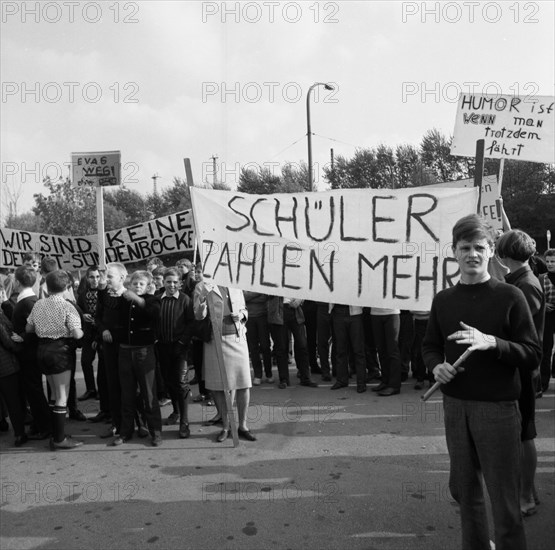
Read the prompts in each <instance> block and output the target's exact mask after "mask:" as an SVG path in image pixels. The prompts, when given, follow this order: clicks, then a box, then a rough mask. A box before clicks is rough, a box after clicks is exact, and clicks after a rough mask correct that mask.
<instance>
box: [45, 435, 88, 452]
mask: <svg viewBox="0 0 555 550" xmlns="http://www.w3.org/2000/svg"><path fill="white" fill-rule="evenodd" d="M81 445H83V442H82V441H77V440H75V439H71V437H70V436H69V435H68V436H67V437H66V438H65V439H64V440H63V441H60V442H56V441H54V440H53V439H51V440H50V450H51V451H57V450H67V449H75V447H80V446H81Z"/></svg>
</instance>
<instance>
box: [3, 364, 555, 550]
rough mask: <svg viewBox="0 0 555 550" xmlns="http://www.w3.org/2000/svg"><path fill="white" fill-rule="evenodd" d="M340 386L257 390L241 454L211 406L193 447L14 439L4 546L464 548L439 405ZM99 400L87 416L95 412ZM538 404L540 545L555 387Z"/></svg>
mask: <svg viewBox="0 0 555 550" xmlns="http://www.w3.org/2000/svg"><path fill="white" fill-rule="evenodd" d="M292 376H293V374H292ZM552 383H553V381H552ZM329 385H330V384H329V383H328V384H325V385H324V386H322V387H320V388H315V389H311V388H304V387H300V386H294V387H291V388H287V389H286V390H279V389H277V387H276V386H275V385H269V384H263V385H262V386H260V387H256V388H254V389H253V392H252V406H251V410H250V414H249V416H250V420H251V428H252V430H253V432H254V433H256V435H257V437H258V441H257V442H255V443H250V442H243V441H242V442H241V443H240V446H239V447H237V448H235V449H234V448H233V447H232V442H231V440H228V441H227V442H226V443H224V444H219V443H215V442H214V438H215V436H216V434H217V433H218V431H219V430H218V429H217V428H214V427H203V426H202V425H201V423H202V422H203V421H205V420H207V419H208V418H210V417H211V416H212V415H213V413H214V409H213V408H208V407H204V406H201V405H198V404H192V405H191V406H190V416H191V428H192V435H191V438H190V439H188V440H180V439H178V438H177V427H176V426H172V427H168V428H167V429H166V430H165V431H164V443H163V445H162V447H159V448H153V447H151V446H150V445H149V443H148V441H146V442H145V441H144V440H140V439H134V440H133V441H132V442H130V443H127V444H124V445H122V446H121V447H117V448H114V447H109V446H107V445H106V440H102V439H99V438H98V437H97V435H98V434H99V433H100V431H101V430H102V429H104V428H105V425H96V424H90V423H82V422H74V421H68V425H67V428H68V432H69V433H73V434H75V435H78V436H79V437H81V438H82V439H83V440H84V441H85V445H84V446H83V447H81V448H79V449H77V450H74V451H69V452H56V453H53V452H50V451H49V450H48V448H47V445H46V444H45V442H30V443H28V444H27V445H25V446H24V447H22V448H18V449H17V448H14V447H12V446H11V444H12V440H13V438H12V436H11V435H7V434H2V435H1V436H0V468H1V503H0V506H1V507H0V530H1V536H0V547H1V548H2V550H8V549H31V548H40V549H50V548H52V549H58V550H59V549H70V548H71V549H78V548H87V549H90V548H103V549H112V548H114V549H115V548H117V549H119V548H133V549H142V548H148V549H152V550H155V549H169V548H191V549H195V550H198V549H212V548H217V549H228V548H229V549H232V548H241V549H251V548H252V549H262V548H264V549H267V548H269V549H271V548H276V549H289V548H290V549H327V548H329V549H342V548H348V549H349V550H358V549H365V550H370V549H376V550H377V549H379V550H397V549H399V550H401V549H407V550H408V549H410V550H421V549H422V550H424V549H426V550H435V549H437V550H445V549H456V548H459V547H460V533H459V516H458V509H457V506H456V504H455V503H454V502H453V500H452V499H451V497H450V495H449V491H448V487H447V480H448V469H449V460H448V455H447V450H446V446H445V439H444V430H443V417H442V408H441V400H440V398H439V396H438V397H437V398H432V400H430V401H429V402H428V403H426V404H421V402H420V400H419V395H420V393H419V392H415V391H414V389H413V388H412V383H411V382H410V381H409V382H407V383H405V384H403V389H402V392H401V394H400V395H397V396H393V397H387V398H384V397H377V396H376V395H375V394H374V393H373V392H370V391H368V392H367V393H365V394H357V393H356V391H355V387H353V386H351V387H350V388H348V389H342V390H338V391H333V392H332V391H330V390H329ZM82 389H83V382H82V379H80V378H79V379H78V391H79V393H81V391H82ZM195 391H197V390H196V388H195ZM97 404H98V402H97V401H87V402H85V404H83V406H82V409H83V410H84V412H86V414H87V415H88V416H92V415H93V414H94V413H95V412H96V410H97ZM537 409H538V411H537V418H538V433H539V434H540V436H539V437H538V439H537V440H536V441H537V447H538V460H539V463H538V466H539V467H538V476H537V480H538V487H539V495H540V498H541V505H540V506H539V512H538V514H536V515H535V516H533V517H531V518H528V519H527V520H526V526H527V534H528V540H529V549H531V550H543V549H545V548H551V547H552V546H551V544H552V542H553V540H555V527H554V522H553V517H555V499H554V494H555V487H554V472H555V467H554V466H555V464H554V462H555V439H554V435H555V431H554V426H555V416H554V414H553V413H554V409H555V395H554V393H553V390H551V391H549V392H548V393H547V394H546V395H545V396H544V397H543V398H542V399H541V400H539V401H538V406H537ZM170 412H171V407H165V408H164V409H163V415H164V416H167V415H168V414H169V413H170Z"/></svg>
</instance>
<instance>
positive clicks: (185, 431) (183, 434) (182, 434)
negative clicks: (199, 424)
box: [179, 424, 191, 439]
mask: <svg viewBox="0 0 555 550" xmlns="http://www.w3.org/2000/svg"><path fill="white" fill-rule="evenodd" d="M190 435H191V430H190V429H189V424H181V425H180V426H179V438H180V439H189V436H190Z"/></svg>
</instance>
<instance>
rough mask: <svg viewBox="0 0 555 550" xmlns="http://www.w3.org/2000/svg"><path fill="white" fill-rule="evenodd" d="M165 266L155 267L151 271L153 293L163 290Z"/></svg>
mask: <svg viewBox="0 0 555 550" xmlns="http://www.w3.org/2000/svg"><path fill="white" fill-rule="evenodd" d="M165 271H166V268H165V267H157V268H156V269H154V270H153V271H152V282H153V284H154V293H153V294H156V293H157V292H164V273H165Z"/></svg>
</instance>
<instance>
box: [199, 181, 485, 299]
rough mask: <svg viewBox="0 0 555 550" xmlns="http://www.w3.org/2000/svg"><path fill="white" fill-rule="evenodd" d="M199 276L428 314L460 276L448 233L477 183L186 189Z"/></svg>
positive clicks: (472, 200)
mask: <svg viewBox="0 0 555 550" xmlns="http://www.w3.org/2000/svg"><path fill="white" fill-rule="evenodd" d="M191 194H192V200H193V214H194V221H195V229H196V231H197V239H198V243H199V248H200V252H201V257H202V260H203V266H204V268H203V273H204V278H205V280H208V281H213V282H215V283H217V284H221V285H225V286H231V287H236V288H242V289H245V290H253V291H256V292H262V293H265V294H273V295H278V296H290V297H296V298H304V299H310V300H316V301H323V302H333V303H338V304H350V305H361V306H375V307H388V308H393V307H395V308H402V309H416V310H426V309H429V307H430V305H431V301H432V298H433V297H434V296H435V294H436V293H437V292H439V291H440V290H442V289H444V288H447V287H449V286H452V285H453V284H455V283H456V281H457V280H458V276H459V270H458V265H457V263H456V261H455V259H454V258H453V257H452V251H451V230H452V227H453V224H454V223H455V222H456V221H457V220H458V219H459V218H461V217H462V216H465V215H467V214H470V213H474V212H476V205H477V199H478V190H477V189H475V188H470V189H466V188H454V189H450V188H448V189H445V188H438V189H428V188H427V187H418V188H410V189H397V190H391V189H385V190H383V189H382V190H377V189H353V190H339V191H328V192H323V193H293V194H278V195H247V194H244V193H234V192H231V191H214V190H209V189H198V188H195V187H192V188H191Z"/></svg>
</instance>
